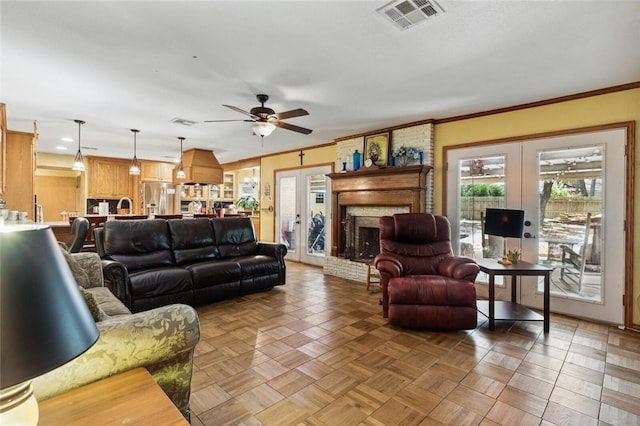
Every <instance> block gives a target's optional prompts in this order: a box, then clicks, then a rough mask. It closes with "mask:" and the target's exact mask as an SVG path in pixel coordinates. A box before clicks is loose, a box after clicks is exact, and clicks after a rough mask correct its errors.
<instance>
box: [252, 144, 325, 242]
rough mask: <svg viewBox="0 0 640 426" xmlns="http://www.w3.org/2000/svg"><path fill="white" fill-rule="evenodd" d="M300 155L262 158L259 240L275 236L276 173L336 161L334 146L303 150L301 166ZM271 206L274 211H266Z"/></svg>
mask: <svg viewBox="0 0 640 426" xmlns="http://www.w3.org/2000/svg"><path fill="white" fill-rule="evenodd" d="M299 154H300V152H299V151H297V152H288V153H285V154H279V155H271V156H267V157H262V160H261V162H260V185H261V186H260V194H261V197H260V209H261V211H260V240H261V241H274V234H275V208H276V204H275V202H276V185H275V177H276V172H277V171H283V170H292V169H298V168H301V167H315V166H319V165H323V164H332V165H334V163H335V161H336V155H337V154H336V146H335V145H328V146H322V147H318V148H309V149H304V160H303V165H302V166H301V165H300V157H299V156H298V155H299ZM265 185H269V186H270V187H271V196H270V197H269V196H266V195H265V193H264V187H265ZM270 206H272V207H273V209H274V210H272V211H271V212H270V211H268V209H269V207H270Z"/></svg>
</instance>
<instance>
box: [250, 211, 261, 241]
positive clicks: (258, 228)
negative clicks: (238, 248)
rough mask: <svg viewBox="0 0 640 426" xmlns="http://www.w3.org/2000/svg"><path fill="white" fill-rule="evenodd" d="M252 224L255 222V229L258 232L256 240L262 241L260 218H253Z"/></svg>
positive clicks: (256, 216)
mask: <svg viewBox="0 0 640 426" xmlns="http://www.w3.org/2000/svg"><path fill="white" fill-rule="evenodd" d="M251 222H253V229H254V230H255V231H256V240H258V241H260V216H258V215H254V216H251Z"/></svg>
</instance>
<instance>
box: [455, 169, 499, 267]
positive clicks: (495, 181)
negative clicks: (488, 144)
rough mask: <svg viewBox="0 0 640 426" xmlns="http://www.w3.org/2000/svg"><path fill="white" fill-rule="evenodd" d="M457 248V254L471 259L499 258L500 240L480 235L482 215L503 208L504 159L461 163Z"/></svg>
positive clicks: (482, 226)
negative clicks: (487, 210)
mask: <svg viewBox="0 0 640 426" xmlns="http://www.w3.org/2000/svg"><path fill="white" fill-rule="evenodd" d="M459 170H460V211H459V217H458V220H459V222H458V223H460V247H459V250H458V253H460V254H461V255H462V256H468V257H473V258H474V259H482V258H494V259H498V258H500V257H502V237H496V236H493V235H485V234H483V228H484V224H483V222H484V212H485V209H486V208H487V207H489V208H504V205H505V194H504V187H505V185H504V182H505V176H504V171H505V157H504V156H499V157H485V158H474V159H467V160H462V161H460V167H459Z"/></svg>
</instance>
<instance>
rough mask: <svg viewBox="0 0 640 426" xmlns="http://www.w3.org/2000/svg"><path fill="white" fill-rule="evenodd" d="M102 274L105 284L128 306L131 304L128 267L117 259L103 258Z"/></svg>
mask: <svg viewBox="0 0 640 426" xmlns="http://www.w3.org/2000/svg"><path fill="white" fill-rule="evenodd" d="M102 274H103V275H104V281H105V285H106V286H107V288H109V290H111V293H113V295H114V296H116V297H117V298H118V299H119V300H120V301H121V302H122V303H124V304H125V305H126V306H131V292H130V291H129V271H128V270H127V267H126V266H124V265H123V264H122V263H120V262H117V261H115V260H102Z"/></svg>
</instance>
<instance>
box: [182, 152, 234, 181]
mask: <svg viewBox="0 0 640 426" xmlns="http://www.w3.org/2000/svg"><path fill="white" fill-rule="evenodd" d="M182 164H183V167H184V173H185V175H186V177H185V178H184V179H178V178H176V172H177V171H178V169H177V168H176V169H174V171H173V183H174V184H183V185H195V184H196V183H199V184H201V185H219V184H221V183H222V182H223V180H224V179H223V170H222V166H221V165H220V163H219V162H218V159H217V158H216V156H215V155H214V154H213V151H209V150H206V149H198V148H193V149H189V150H187V151H184V152H183V153H182Z"/></svg>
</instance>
